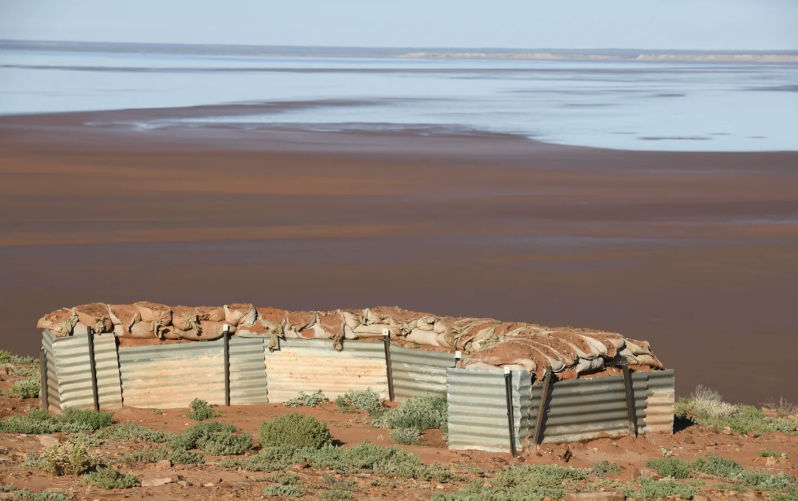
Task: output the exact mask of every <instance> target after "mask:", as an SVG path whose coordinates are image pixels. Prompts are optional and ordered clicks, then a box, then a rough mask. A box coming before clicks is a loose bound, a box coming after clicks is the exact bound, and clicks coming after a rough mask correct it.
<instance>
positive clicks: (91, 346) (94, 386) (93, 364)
mask: <svg viewBox="0 0 798 501" xmlns="http://www.w3.org/2000/svg"><path fill="white" fill-rule="evenodd" d="M88 340H89V367H90V368H91V393H92V396H93V397H94V410H95V411H99V410H100V393H99V391H98V390H97V363H96V362H95V361H94V331H92V330H91V329H89V335H88Z"/></svg>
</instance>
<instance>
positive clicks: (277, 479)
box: [255, 471, 302, 485]
mask: <svg viewBox="0 0 798 501" xmlns="http://www.w3.org/2000/svg"><path fill="white" fill-rule="evenodd" d="M255 480H257V481H259V482H272V483H277V484H280V485H297V484H301V483H302V482H301V481H300V480H299V477H298V476H297V475H296V474H294V473H289V472H287V471H281V472H280V473H275V474H273V475H268V476H266V477H260V478H257V479H255Z"/></svg>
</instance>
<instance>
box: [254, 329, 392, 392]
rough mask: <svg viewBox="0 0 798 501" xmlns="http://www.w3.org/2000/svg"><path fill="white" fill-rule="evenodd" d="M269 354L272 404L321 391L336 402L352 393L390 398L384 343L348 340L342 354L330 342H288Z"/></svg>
mask: <svg viewBox="0 0 798 501" xmlns="http://www.w3.org/2000/svg"><path fill="white" fill-rule="evenodd" d="M264 351H265V353H266V378H267V380H268V385H269V402H285V401H286V400H289V399H291V398H294V397H296V396H297V395H298V394H299V392H301V391H302V392H305V393H313V392H314V391H316V390H321V391H322V392H324V394H325V395H326V396H327V397H328V398H330V399H334V398H335V397H337V396H338V395H341V394H343V393H346V392H347V391H349V390H366V389H369V388H370V389H372V390H374V391H376V392H377V393H379V394H380V396H381V397H382V398H388V375H387V369H386V364H385V348H384V346H383V344H382V342H369V341H346V342H345V343H344V349H343V351H335V350H333V349H332V341H330V340H328V339H287V340H281V341H280V349H279V350H278V351H274V352H269V351H268V349H265V348H264Z"/></svg>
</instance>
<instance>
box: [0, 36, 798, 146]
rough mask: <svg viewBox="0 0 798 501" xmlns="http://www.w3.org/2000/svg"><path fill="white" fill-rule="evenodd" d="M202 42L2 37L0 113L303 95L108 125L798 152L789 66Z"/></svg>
mask: <svg viewBox="0 0 798 501" xmlns="http://www.w3.org/2000/svg"><path fill="white" fill-rule="evenodd" d="M170 51H171V52H170ZM207 52H208V51H205V52H202V51H199V52H198V53H193V52H192V51H190V50H186V49H181V50H171V49H170V50H159V51H155V52H132V51H129V50H124V51H117V50H116V48H115V47H113V46H109V47H108V48H107V50H105V51H103V50H98V49H97V48H96V47H93V48H92V50H85V51H81V50H74V49H72V50H68V51H67V50H52V48H47V49H42V48H39V49H36V50H31V49H30V48H28V49H20V48H19V47H15V46H13V45H12V46H10V47H9V46H8V45H5V46H4V45H3V44H2V42H0V114H3V115H9V114H28V113H44V112H64V111H86V110H114V109H128V108H164V107H182V106H199V105H211V104H224V103H281V102H306V103H307V106H304V107H295V108H279V107H278V108H274V110H273V111H268V113H267V112H264V110H263V109H262V108H257V109H255V108H253V111H252V112H251V113H246V112H244V113H243V114H236V115H235V116H224V115H219V114H218V113H217V114H211V113H208V115H207V116H194V117H192V118H181V117H180V116H178V115H176V116H175V117H173V118H158V119H152V120H145V119H142V120H138V121H136V122H125V123H122V124H119V123H114V124H113V125H116V126H119V125H127V126H130V127H133V128H139V129H141V128H154V127H164V126H170V125H176V124H182V125H190V126H208V125H214V124H219V123H224V124H227V125H235V126H240V127H247V128H258V127H265V126H268V127H274V126H276V127H291V128H296V127H300V128H308V129H313V130H340V129H352V130H403V129H413V130H414V131H416V132H420V133H428V134H433V133H436V132H452V131H453V132H464V133H476V132H495V133H511V134H520V135H524V136H527V137H530V138H534V139H537V140H541V141H546V142H551V143H560V144H570V145H582V146H595V147H604V148H619V149H634V150H692V151H763V150H798V64H795V63H793V64H788V63H784V64H764V63H734V64H732V63H696V62H690V63H685V62H636V61H606V62H602V61H515V60H502V59H496V60H473V61H471V60H451V59H443V60H425V59H403V58H397V57H395V55H394V54H390V53H386V54H380V53H379V51H372V52H371V53H369V54H366V55H363V54H358V55H357V57H355V56H350V57H341V56H335V55H332V56H319V55H308V56H305V57H303V56H301V55H300V56H297V55H292V56H276V55H270V54H253V53H246V52H245V53H238V54H236V53H235V51H230V50H226V51H221V50H220V51H219V52H224V53H222V54H209V53H207ZM294 52H299V53H300V54H301V50H295V51H294ZM310 53H312V51H309V54H310ZM375 54H376V56H379V57H375ZM92 125H94V126H98V127H100V126H106V125H108V124H107V123H104V122H103V123H93V124H92Z"/></svg>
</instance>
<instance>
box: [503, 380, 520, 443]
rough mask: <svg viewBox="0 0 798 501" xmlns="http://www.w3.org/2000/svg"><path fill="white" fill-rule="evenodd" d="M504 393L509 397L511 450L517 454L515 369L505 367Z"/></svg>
mask: <svg viewBox="0 0 798 501" xmlns="http://www.w3.org/2000/svg"><path fill="white" fill-rule="evenodd" d="M504 394H505V396H506V397H507V429H508V430H509V431H510V452H511V453H512V455H513V457H515V456H516V455H517V451H516V449H515V416H513V371H511V370H510V369H504Z"/></svg>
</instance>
